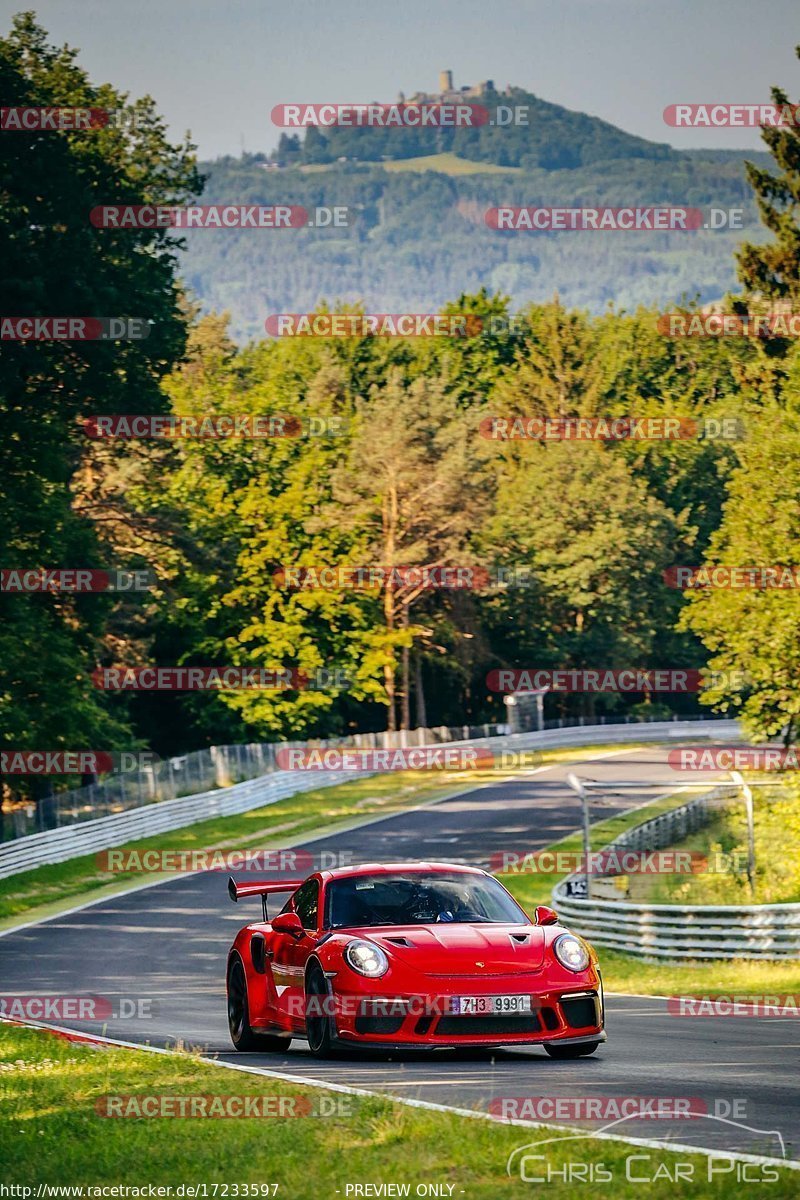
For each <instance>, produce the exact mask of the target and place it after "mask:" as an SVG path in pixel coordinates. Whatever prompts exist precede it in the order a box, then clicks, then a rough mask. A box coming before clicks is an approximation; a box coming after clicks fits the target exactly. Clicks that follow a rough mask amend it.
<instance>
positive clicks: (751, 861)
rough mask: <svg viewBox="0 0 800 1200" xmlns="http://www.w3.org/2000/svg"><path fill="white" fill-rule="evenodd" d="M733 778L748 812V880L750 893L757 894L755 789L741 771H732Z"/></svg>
mask: <svg viewBox="0 0 800 1200" xmlns="http://www.w3.org/2000/svg"><path fill="white" fill-rule="evenodd" d="M731 779H732V780H733V782H734V783H738V784H739V787H740V788H741V789H742V793H743V795H744V807H745V812H746V814H747V880H748V883H749V884H750V895H751V897H754V896H755V894H756V830H755V820H754V818H753V791H752V788H750V787H749V785H748V784H746V783H745V781H744V776H743V775H742V773H741V771H731Z"/></svg>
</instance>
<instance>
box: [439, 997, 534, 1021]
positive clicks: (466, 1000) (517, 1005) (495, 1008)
mask: <svg viewBox="0 0 800 1200" xmlns="http://www.w3.org/2000/svg"><path fill="white" fill-rule="evenodd" d="M452 1006H453V1007H452V1012H453V1013H455V1014H456V1015H457V1016H460V1017H469V1016H478V1015H480V1014H482V1013H527V1012H530V1011H531V998H530V996H453V998H452Z"/></svg>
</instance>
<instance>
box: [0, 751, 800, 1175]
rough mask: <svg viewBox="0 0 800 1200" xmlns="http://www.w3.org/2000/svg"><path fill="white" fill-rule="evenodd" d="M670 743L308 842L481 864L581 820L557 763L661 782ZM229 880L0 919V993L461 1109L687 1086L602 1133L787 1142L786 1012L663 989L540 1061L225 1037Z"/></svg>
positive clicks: (669, 778)
mask: <svg viewBox="0 0 800 1200" xmlns="http://www.w3.org/2000/svg"><path fill="white" fill-rule="evenodd" d="M674 744H675V743H673V745H674ZM668 749H669V747H667V746H664V747H663V748H662V747H659V748H650V749H647V750H639V751H622V752H618V751H617V752H613V754H611V755H609V753H608V752H606V753H605V754H603V752H602V751H598V752H597V757H593V758H589V757H587V759H585V760H583V762H582V763H581V764H580V765H578V764H576V763H575V762H573V763H570V764H569V765H555V766H552V767H547V768H544V769H542V768H540V769H538V770H536V771H534V772H530V773H528V774H526V775H525V776H523V777H520V778H519V779H517V780H515V781H513V782H505V783H501V784H496V785H491V786H488V787H483V788H481V789H478V790H476V791H473V792H470V793H465V794H463V795H461V796H458V797H452V798H451V799H449V800H446V801H443V802H440V803H438V804H434V805H427V806H422V807H420V808H416V809H411V810H407V811H405V812H403V813H400V814H397V815H395V816H391V817H387V818H383V819H380V820H377V821H372V822H371V823H370V824H367V825H364V826H362V827H361V828H359V829H353V830H348V831H345V832H341V833H339V834H336V835H334V836H328V837H325V838H324V839H321V840H319V841H317V842H308V843H305V846H306V848H307V849H309V850H311V851H322V850H331V851H338V852H344V853H345V854H347V855H351V856H352V861H354V862H359V861H364V862H371V861H372V862H374V861H384V862H386V861H396V860H400V859H408V858H418V859H427V860H430V861H445V862H448V861H466V862H470V863H473V864H476V865H482V866H486V867H488V866H489V856H490V855H491V854H492V852H494V851H499V850H505V849H519V848H523V849H526V850H534V849H536V848H539V847H542V846H544V845H547V844H548V843H550V842H552V841H554V840H556V839H557V838H559V837H562V836H563V835H564V834H566V833H568V832H570V831H571V830H574V829H576V828H577V827H578V825H579V821H580V810H579V805H578V802H577V799H576V797H575V796H574V794H573V792H572V791H571V790H570V789H569V787H568V786H567V784H566V782H565V776H566V774H567V772H568V771H570V770H574V771H576V772H577V773H578V774H583V775H585V776H588V777H591V778H594V779H598V780H605V779H607V780H611V779H614V780H622V779H624V780H627V781H631V782H637V783H638V782H640V783H642V785H643V786H644V784H645V783H650V784H652V783H653V782H656V783H663V784H664V790H665V791H666V790H669V787H670V785H674V783H675V780H676V776H675V773H674V772H673V771H671V770H670V769H669V767H668V766H667V763H666V756H667V752H668ZM684 778H685V777H684ZM655 794H657V793H656V792H654V791H653V790H652V789H650V790H648V791H644V790H643V791H642V792H638V791H637V790H635V789H631V790H630V791H626V792H625V793H624V794H623V795H618V796H617V797H616V799H615V801H614V805H612V806H608V805H606V806H604V807H603V808H602V809H600V808H598V809H597V810H596V811H595V813H594V819H600V818H601V817H602V816H606V815H609V814H610V813H611V812H613V811H615V808H616V810H619V809H623V808H628V807H634V806H636V805H637V804H641V803H643V801H644V800H646V799H650V798H652V797H653V796H654V795H655ZM226 883H227V880H226V877H225V876H224V875H221V874H217V873H204V874H196V875H188V876H187V875H183V876H181V875H178V876H175V877H174V878H172V879H170V880H169V881H168V882H166V883H164V884H159V885H157V886H153V887H147V888H142V889H139V890H138V891H134V892H131V893H129V894H126V895H123V896H118V897H115V898H113V899H109V900H105V901H103V902H101V903H98V904H95V905H93V906H91V907H88V908H85V909H82V910H80V911H77V912H74V913H67V914H63V915H61V916H57V917H53V918H51V919H50V920H48V921H45V922H43V923H41V924H38V925H35V926H31V927H28V928H23V929H20V930H18V931H12V932H10V933H8V934H5V935H3V936H1V937H0V979H1V980H2V983H1V984H0V993H2V994H5V995H34V994H41V995H54V994H59V995H83V996H85V995H87V994H94V995H101V996H104V997H108V998H110V999H111V1000H112V1002H113V1005H114V1011H115V1012H119V1011H120V1008H122V1009H123V1010H125V1009H127V1010H128V1011H131V1010H132V1012H133V1015H131V1016H123V1015H119V1016H117V1017H114V1018H111V1019H109V1020H108V1021H107V1022H105V1023H103V1024H99V1023H88V1022H80V1023H79V1022H76V1023H75V1025H74V1027H75V1028H76V1029H80V1030H81V1031H83V1032H91V1033H104V1034H106V1035H108V1036H110V1037H116V1038H121V1039H124V1040H127V1041H131V1042H138V1043H144V1042H149V1043H151V1044H155V1045H167V1046H168V1045H173V1044H174V1043H176V1042H178V1041H180V1042H182V1043H184V1044H188V1045H191V1046H194V1047H197V1048H201V1049H202V1050H203V1051H204V1052H205V1053H207V1054H209V1055H213V1056H216V1057H219V1058H222V1059H224V1060H227V1061H230V1062H236V1063H238V1064H242V1065H243V1064H248V1065H251V1066H255V1067H266V1068H269V1069H270V1070H273V1071H276V1070H277V1071H285V1072H286V1073H287V1074H290V1075H294V1076H297V1075H307V1076H308V1077H309V1078H312V1079H317V1080H325V1081H329V1082H334V1083H337V1084H346V1085H349V1086H355V1087H359V1088H367V1089H369V1090H372V1091H376V1092H386V1093H388V1094H392V1095H397V1096H402V1097H406V1098H414V1099H421V1100H425V1101H433V1102H435V1103H438V1104H445V1105H451V1106H453V1107H458V1108H478V1109H486V1108H488V1106H489V1104H490V1102H491V1101H492V1100H494V1101H497V1100H498V1099H499V1098H503V1097H522V1096H531V1097H545V1098H552V1097H592V1098H598V1097H619V1098H623V1097H631V1096H634V1097H663V1098H667V1097H670V1098H671V1097H687V1098H691V1099H692V1101H693V1107H694V1108H695V1110H697V1108H698V1101H704V1102H705V1107H706V1110H707V1111H708V1113H709V1114H710V1115H709V1117H708V1118H697V1119H693V1120H688V1121H687V1120H683V1121H676V1120H660V1119H659V1120H652V1119H651V1120H641V1119H636V1120H628V1121H625V1122H623V1123H622V1124H618V1125H616V1126H614V1127H613V1128H610V1129H609V1132H613V1133H617V1134H623V1135H625V1136H630V1137H636V1138H649V1139H659V1140H667V1141H673V1142H678V1143H683V1144H690V1145H696V1146H704V1147H709V1148H724V1149H728V1150H738V1151H743V1152H748V1153H753V1154H766V1155H770V1156H773V1157H783V1156H784V1152H783V1149H782V1146H781V1138H780V1137H778V1136H777V1132H779V1133H780V1134H781V1135H782V1138H783V1141H784V1144H785V1156H786V1157H787V1158H790V1159H797V1158H800V1020H798V1019H792V1018H786V1019H774V1018H756V1017H745V1018H730V1017H699V1018H678V1017H675V1016H671V1015H669V1014H668V1013H667V1007H666V1001H665V1000H663V999H659V998H655V997H639V996H610V997H607V1032H608V1042H607V1043H606V1044H605V1045H603V1046H601V1047H600V1049H599V1050H598V1051H597V1053H596V1054H595V1055H594V1056H593V1057H591V1058H586V1059H579V1060H577V1061H574V1062H569V1061H565V1062H557V1061H555V1060H551V1059H549V1058H548V1057H547V1056H546V1055H545V1053H544V1051H543V1050H540V1049H531V1050H523V1051H513V1052H512V1051H499V1052H494V1053H488V1052H475V1051H470V1052H467V1051H465V1052H462V1053H452V1052H437V1053H434V1054H427V1055H426V1054H406V1055H398V1054H394V1055H393V1056H392V1057H391V1058H390V1057H388V1056H386V1055H379V1054H363V1053H362V1054H357V1053H354V1054H353V1055H352V1056H350V1057H345V1058H339V1059H336V1060H333V1061H331V1062H321V1061H318V1060H316V1059H313V1058H312V1057H311V1056H310V1055H309V1053H308V1049H307V1046H306V1044H305V1042H303V1041H295V1042H293V1043H292V1046H291V1048H290V1049H289V1050H288V1051H287V1052H286V1053H285V1054H282V1055H269V1054H249V1055H240V1054H236V1053H235V1052H233V1051H232V1049H231V1047H230V1043H229V1040H228V1031H227V1023H226V1016H225V979H224V974H225V961H226V951H227V948H228V946H229V944H230V942H231V941H232V939H233V936H234V934H235V932H236V929H237V927H238V926H239V925H240V924H244V923H246V922H247V920H248V919H250V918H251V917H252V918H255V916H256V914H257V913H258V912H259V903H258V901H255V902H252V905H251V902H245V901H243V902H240V904H239V905H238V906H234V905H232V904H231V903H230V901H229V899H228V895H227V890H226ZM601 963H602V953H601ZM709 990H712V989H711V988H709ZM142 999H143V1000H145V1001H152V1008H153V1010H154V1011H153V1012H152V1013H151V1014H150V1015H149V1016H147V1017H141V1016H138V1015H137V1013H136V1005H137V1004H138V1002H139V1001H140V1000H142ZM122 1001H126V1002H127V1004H122V1003H121V1002H122ZM56 1023H60V1024H62V1025H64V1024H68V1022H64V1021H61V1022H56ZM733 1105H737V1107H732V1106H733ZM527 1115H529V1116H530V1115H532V1114H531V1113H530V1112H529V1113H528V1114H527ZM715 1115H716V1116H719V1117H721V1118H725V1119H716V1116H715ZM731 1121H733V1122H734V1123H731ZM604 1124H606V1123H604ZM599 1127H601V1126H599V1125H598V1124H597V1123H595V1124H594V1125H592V1126H587V1128H595V1129H597V1128H599ZM776 1131H777V1132H776ZM529 1132H530V1136H528V1134H527V1133H523V1131H520V1144H523V1143H524V1142H528V1141H533V1140H535V1138H536V1136H537V1135H536V1132H535V1131H529Z"/></svg>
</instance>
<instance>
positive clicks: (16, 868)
mask: <svg viewBox="0 0 800 1200" xmlns="http://www.w3.org/2000/svg"><path fill="white" fill-rule="evenodd" d="M738 733H739V726H738V723H737V722H736V721H713V720H709V721H706V720H703V721H657V722H652V723H649V724H643V723H635V724H634V723H631V724H625V725H592V726H586V725H584V726H578V727H576V728H564V729H547V730H542V731H539V732H533V733H520V734H506V735H502V736H498V737H487V738H475V739H469V738H465V739H462V741H461V742H460V743H459V742H454V743H453V744H454V745H458V744H464V742H465V741H468V742H470V744H475V745H480V746H483V747H489V748H491V749H496V750H501V749H509V750H513V749H519V750H522V749H525V750H529V749H536V748H537V747H539V748H541V749H547V748H553V747H558V746H580V745H585V744H587V743H590V744H602V743H607V742H641V741H665V740H671V739H672V738H678V737H680V738H687V737H709V738H723V739H724V738H730V737H736V736H738ZM354 778H356V773H355V772H353V771H342V772H335V773H334V772H327V771H326V772H324V773H321V772H317V771H311V772H307V773H305V772H301V771H273V772H272V773H270V774H268V775H265V776H263V777H262V778H260V779H251V780H248V781H247V782H245V783H239V784H235V785H234V786H233V787H228V788H217V789H215V790H214V791H208V792H201V793H200V794H199V795H196V796H181V797H179V798H178V799H176V800H163V801H161V802H160V803H157V804H145V805H142V806H141V807H140V808H134V809H130V810H128V811H126V812H120V813H113V814H112V815H110V816H105V817H100V818H98V819H97V820H93V821H82V822H80V823H79V824H76V825H66V826H64V827H62V828H60V829H49V830H46V831H44V832H43V833H34V834H30V835H29V836H28V837H22V838H17V839H16V840H15V841H13V842H8V843H4V844H2V845H0V879H2V878H5V877H7V876H9V875H16V874H18V873H19V872H20V871H29V870H31V869H32V868H34V867H39V866H44V865H46V864H48V863H58V862H66V861H67V859H70V858H78V857H80V855H82V854H92V853H96V852H97V851H98V850H110V849H112V848H113V847H114V846H122V845H124V844H125V843H127V842H131V841H135V840H137V839H139V838H146V837H153V836H154V835H155V834H159V833H167V832H169V831H170V830H173V829H180V828H182V827H184V826H186V825H194V824H196V823H197V822H199V821H207V820H208V819H209V818H211V817H224V816H231V815H233V814H234V813H242V812H247V811H248V810H250V809H253V808H262V807H265V806H266V805H269V804H274V803H275V802H276V801H278V800H282V799H284V798H285V797H287V796H293V795H297V794H299V793H300V792H308V791H313V789H314V788H319V787H331V786H333V785H334V784H337V783H342V782H344V781H345V780H352V779H354Z"/></svg>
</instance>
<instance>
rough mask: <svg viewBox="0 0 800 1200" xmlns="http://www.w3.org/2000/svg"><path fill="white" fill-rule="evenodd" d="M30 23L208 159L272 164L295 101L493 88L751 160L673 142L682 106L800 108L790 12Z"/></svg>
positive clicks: (205, 3) (372, 9)
mask: <svg viewBox="0 0 800 1200" xmlns="http://www.w3.org/2000/svg"><path fill="white" fill-rule="evenodd" d="M29 6H30V7H33V8H34V9H35V11H36V14H37V16H38V19H39V22H40V24H42V25H43V26H44V27H45V29H47V30H48V32H49V33H50V35H51V40H52V41H54V42H55V43H57V44H59V45H60V44H62V43H64V42H68V43H69V44H70V45H72V46H75V47H78V48H79V49H80V51H81V53H80V56H79V61H80V63H81V64H82V65H83V66H84V67H85V68H86V70H87V71H88V72H89V75H90V77H91V78H92V80H93V81H95V82H98V83H99V82H106V81H107V82H111V83H113V84H114V85H115V86H117V87H119V88H121V89H122V90H125V91H129V92H130V93H131V95H132V96H134V97H135V96H139V95H142V94H145V93H149V94H150V95H152V96H153V97H154V98H155V99H156V101H157V104H158V107H159V109H160V111H161V112H162V113H163V115H164V116H165V118H166V120H167V121H168V123H169V128H170V133H171V135H172V137H173V139H174V140H180V139H181V138H182V136H183V135H184V133H186V131H187V130H188V131H190V132H191V134H192V138H193V140H194V142H195V143H196V144H197V145H198V148H199V154H200V157H201V158H214V157H217V156H218V155H221V154H234V155H238V154H239V153H240V152H241V150H242V148H244V149H246V150H248V151H250V152H254V151H259V150H260V151H265V152H268V151H269V150H271V149H272V148H273V147H274V146H275V144H276V142H277V139H278V136H279V133H280V131H279V130H278V129H276V128H275V127H274V126H273V125H272V123H271V120H270V112H271V110H272V108H273V106H274V105H275V104H280V103H287V102H295V101H300V102H309V103H314V102H321V101H327V102H338V103H346V102H348V101H349V102H365V101H383V102H389V101H393V100H395V99H396V98H397V93H398V91H401V90H402V91H404V92H405V93H406V94H411V93H412V92H414V91H416V90H423V91H428V90H429V91H433V90H436V87H437V81H438V78H439V72H440V70H443V69H450V70H452V71H453V74H454V81H455V84H456V86H461V85H463V84H472V83H476V82H478V81H480V80H484V79H492V80H494V82H495V85H496V86H498V87H501V88H502V87H504V86H505V85H506V84H507V83H510V84H514V85H517V86H520V87H523V88H525V89H526V90H528V91H532V92H534V93H535V94H536V95H537V96H540V97H541V98H542V99H544V100H550V101H553V102H554V103H557V104H562V105H564V106H565V107H567V108H571V109H578V110H581V111H583V112H588V113H591V114H592V115H594V116H598V117H602V118H603V119H604V120H607V121H610V122H612V123H613V124H615V125H618V126H620V127H621V128H623V129H625V130H627V131H628V132H630V133H634V134H638V135H639V136H641V137H646V138H650V139H652V140H654V141H659V142H669V143H670V144H671V145H673V146H676V147H678V148H681V149H691V148H697V147H704V148H705V147H715V148H731V149H749V148H755V147H758V146H759V145H760V141H759V135H758V131H757V130H748V129H738V130H737V129H717V130H713V131H709V130H676V129H672V128H670V127H669V126H667V125H665V124H664V121H663V117H662V113H663V110H664V108H665V107H666V106H667V105H669V104H674V103H711V102H714V103H737V102H738V103H757V102H763V101H768V100H769V89H770V87H771V86H772V85H774V84H778V85H780V86H781V87H783V88H784V89H785V90H786V91H787V92H788V93H789V96H790V97H791V98H793V99H797V98H798V94H799V93H800V63H798V60H797V58H796V56H795V53H794V46H795V44H796V43H797V42H800V4H798V0H761V2H760V3H759V2H758V0H672V2H671V3H664V2H663V0H486V2H483V0H402V3H394V2H393V0H333V2H331V3H329V2H328V0H296V2H295V3H289V2H288V0H282V2H280V3H278V2H276V0H216V2H214V3H211V2H209V0H133V2H132V0H39V3H38V4H37V3H35V0H0V29H2V31H3V33H5V32H6V31H7V30H8V27H9V25H10V22H11V18H12V17H13V15H14V13H15V12H18V11H19V10H20V9H22V8H27V7H29Z"/></svg>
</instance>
